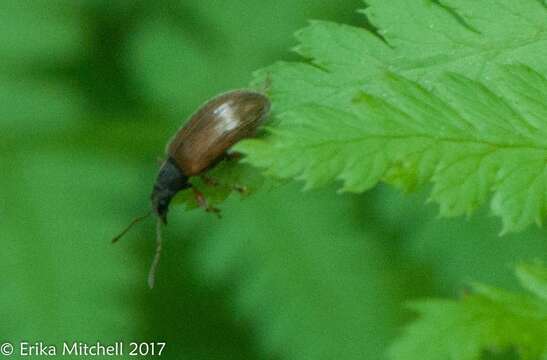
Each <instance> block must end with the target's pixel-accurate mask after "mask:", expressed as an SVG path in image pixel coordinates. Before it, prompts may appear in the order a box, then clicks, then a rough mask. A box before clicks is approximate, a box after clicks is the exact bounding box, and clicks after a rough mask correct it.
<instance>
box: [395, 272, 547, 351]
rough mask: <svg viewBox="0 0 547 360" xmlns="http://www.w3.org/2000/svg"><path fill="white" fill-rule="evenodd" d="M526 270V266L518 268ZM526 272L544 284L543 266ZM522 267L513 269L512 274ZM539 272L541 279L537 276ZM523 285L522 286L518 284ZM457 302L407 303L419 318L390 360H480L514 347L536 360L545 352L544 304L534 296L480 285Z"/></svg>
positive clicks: (546, 309) (546, 305)
mask: <svg viewBox="0 0 547 360" xmlns="http://www.w3.org/2000/svg"><path fill="white" fill-rule="evenodd" d="M524 267H526V266H524ZM533 268H534V269H535V270H536V272H534V273H533V274H532V273H530V272H529V273H527V274H528V275H530V279H528V280H527V281H533V282H534V283H542V284H543V286H545V285H546V284H547V281H546V277H545V276H544V275H545V272H546V271H547V268H546V267H544V266H540V265H534V266H533ZM521 271H522V266H521V267H519V268H518V269H517V274H518V273H520V272H521ZM537 272H541V273H542V275H541V276H537V275H538V274H537ZM521 282H523V285H524V286H526V283H525V282H524V281H522V279H521ZM474 290H475V292H474V293H472V294H469V295H464V297H463V298H462V299H461V300H459V301H453V300H439V299H430V300H423V301H419V302H414V303H412V304H410V307H411V308H412V309H413V310H415V311H416V312H418V313H419V315H420V318H419V319H418V320H416V321H415V322H414V323H412V324H411V325H409V326H408V327H407V328H406V329H405V331H404V334H403V336H402V337H401V338H400V339H398V340H397V341H396V342H395V343H394V344H393V345H392V347H391V348H390V351H389V355H390V358H391V359H394V360H411V359H420V360H430V359H431V360H433V359H458V360H462V359H463V360H473V359H480V356H481V354H482V353H483V352H484V351H485V350H490V351H495V352H498V351H503V350H506V349H508V348H514V349H516V350H517V351H518V353H519V354H520V357H521V358H522V359H540V357H541V356H542V354H543V356H544V354H545V352H546V351H547V302H546V301H545V299H544V298H540V297H537V296H536V294H514V293H511V292H508V291H504V290H499V289H495V288H491V287H488V286H485V285H476V286H474Z"/></svg>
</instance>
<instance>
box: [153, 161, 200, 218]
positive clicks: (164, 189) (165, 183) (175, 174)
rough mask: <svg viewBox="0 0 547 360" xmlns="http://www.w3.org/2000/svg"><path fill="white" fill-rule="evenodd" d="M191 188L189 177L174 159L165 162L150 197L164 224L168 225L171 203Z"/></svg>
mask: <svg viewBox="0 0 547 360" xmlns="http://www.w3.org/2000/svg"><path fill="white" fill-rule="evenodd" d="M189 187H191V184H190V183H189V182H188V177H187V176H186V175H184V173H183V172H182V171H181V170H180V168H179V167H178V166H177V164H176V162H175V160H174V159H173V158H172V157H169V158H168V159H167V160H165V162H164V163H163V164H162V166H161V168H160V171H159V173H158V177H157V178H156V182H155V184H154V189H153V190H152V195H151V196H150V198H151V200H152V208H153V209H154V211H155V212H156V214H157V215H158V216H159V218H160V219H161V220H162V221H163V222H164V223H167V212H168V211H169V203H170V202H171V200H172V199H173V197H174V196H175V195H176V194H177V193H178V192H179V191H181V190H184V189H187V188H189Z"/></svg>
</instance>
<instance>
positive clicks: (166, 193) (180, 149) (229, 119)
mask: <svg viewBox="0 0 547 360" xmlns="http://www.w3.org/2000/svg"><path fill="white" fill-rule="evenodd" d="M269 110H270V101H269V100H268V98H267V97H266V96H265V95H263V94H261V93H259V92H255V91H250V90H234V91H230V92H227V93H224V94H221V95H219V96H217V97H215V98H213V99H211V100H209V101H207V102H206V103H205V104H203V105H202V106H201V107H200V108H199V109H198V110H197V111H196V112H195V113H194V114H193V115H192V116H191V117H190V119H189V120H188V121H187V122H186V123H185V125H184V126H183V127H182V128H181V129H179V130H178V131H177V132H176V133H175V135H174V137H173V138H172V139H171V141H170V142H169V143H168V145H167V149H166V153H167V159H166V160H165V161H164V162H163V164H162V165H161V167H160V170H159V173H158V175H157V178H156V181H155V184H154V188H153V190H152V194H151V196H150V198H151V202H152V210H151V211H150V212H149V213H147V214H146V215H144V216H141V217H138V218H136V219H134V220H133V221H132V222H131V224H129V226H128V227H127V228H126V229H125V230H123V231H122V232H121V233H120V234H119V235H118V236H116V237H115V238H114V239H112V242H116V241H118V240H119V239H120V238H121V237H122V236H123V235H125V233H127V231H128V230H129V229H130V228H131V227H132V226H133V225H135V224H136V223H138V222H140V221H141V220H143V219H145V218H146V217H148V216H149V215H150V214H151V213H152V212H154V213H155V214H156V215H157V217H158V222H157V248H156V255H155V257H154V261H153V263H152V267H151V269H150V274H149V277H148V284H149V286H150V287H153V286H154V278H155V274H154V273H155V269H156V267H157V264H158V262H159V258H160V254H161V246H162V241H161V231H160V230H161V224H162V223H163V224H167V213H168V210H169V203H170V202H171V200H172V199H173V197H174V196H175V195H176V194H177V193H178V192H179V191H181V190H184V189H188V188H190V187H192V185H191V184H190V182H189V181H188V179H189V178H190V177H192V176H199V175H202V174H203V173H205V172H206V171H207V170H209V169H211V168H212V167H214V166H215V165H216V164H217V163H218V162H219V161H221V160H223V159H224V158H225V157H226V155H227V150H228V149H230V148H231V147H232V146H233V145H234V144H235V143H237V142H238V141H240V140H242V139H244V138H248V137H252V136H254V135H255V133H256V130H257V128H258V127H259V126H260V125H261V124H262V123H263V122H264V120H265V119H266V117H267V115H268V113H269ZM194 193H195V195H196V200H197V201H198V204H199V205H200V206H201V207H204V208H205V209H206V210H207V211H213V212H216V211H217V210H216V209H215V208H213V207H211V206H209V205H208V204H207V202H206V201H205V199H204V197H203V195H202V194H201V193H200V192H199V191H197V190H195V189H194Z"/></svg>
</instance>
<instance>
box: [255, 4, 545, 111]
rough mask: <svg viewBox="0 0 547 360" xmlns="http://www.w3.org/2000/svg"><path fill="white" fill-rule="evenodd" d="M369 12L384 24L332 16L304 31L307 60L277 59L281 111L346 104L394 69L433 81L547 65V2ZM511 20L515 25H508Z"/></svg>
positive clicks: (275, 91) (275, 85)
mask: <svg viewBox="0 0 547 360" xmlns="http://www.w3.org/2000/svg"><path fill="white" fill-rule="evenodd" d="M367 3H368V4H369V7H368V8H367V9H366V10H365V11H363V12H364V13H365V14H366V15H367V17H368V19H369V21H370V22H371V23H372V24H373V25H374V26H375V27H376V28H377V29H378V30H377V34H374V33H372V32H369V31H367V30H366V29H364V28H358V27H352V26H347V25H342V24H336V23H332V22H325V21H314V22H311V24H310V26H308V27H307V28H305V29H303V30H301V31H300V32H298V33H297V38H298V40H299V41H300V45H299V46H298V47H297V48H296V51H297V52H298V53H299V54H300V55H302V56H303V57H305V58H308V59H311V64H306V63H283V62H281V63H277V64H275V65H273V66H271V67H268V68H265V69H263V70H261V71H260V72H258V74H257V76H258V78H259V79H263V78H265V77H269V78H270V79H271V82H272V87H271V96H272V99H273V100H274V105H275V108H276V110H277V111H280V112H283V111H286V110H289V109H292V108H294V107H296V106H299V105H302V104H307V103H310V102H311V103H319V104H322V105H327V106H339V107H345V106H347V105H348V104H349V103H350V102H351V99H352V97H353V96H354V95H355V93H356V92H357V91H358V90H359V89H361V88H362V87H363V86H364V85H367V86H371V84H372V85H373V84H375V83H377V82H382V77H383V73H384V72H385V71H386V70H390V71H393V72H397V73H399V74H402V75H404V76H405V77H407V78H409V79H412V80H419V81H420V82H421V83H422V84H424V85H425V86H426V87H428V88H429V87H430V86H432V83H434V81H435V80H436V79H437V78H438V77H439V75H441V74H443V73H445V72H446V71H450V72H457V73H460V74H465V75H466V76H468V77H470V78H472V79H488V78H489V76H490V75H491V72H492V70H495V67H496V65H497V64H506V63H515V62H518V63H523V64H527V65H529V66H532V67H534V68H536V69H539V70H542V71H543V70H547V62H546V61H545V59H547V6H546V5H545V3H542V2H540V1H536V0H524V1H518V2H515V1H511V0H481V1H469V0H437V1H433V0H413V1H408V0H393V1H382V0H370V1H367ZM508 24H510V26H508Z"/></svg>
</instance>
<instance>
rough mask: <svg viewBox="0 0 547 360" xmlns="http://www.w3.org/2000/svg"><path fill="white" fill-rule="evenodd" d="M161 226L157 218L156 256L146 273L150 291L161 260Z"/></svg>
mask: <svg viewBox="0 0 547 360" xmlns="http://www.w3.org/2000/svg"><path fill="white" fill-rule="evenodd" d="M161 225H162V224H161V219H160V218H158V221H157V223H156V254H155V255H154V260H152V265H150V271H149V272H148V286H149V287H150V289H153V288H154V285H155V284H156V269H157V268H158V264H159V263H160V258H161V250H162V244H163V240H162V238H161Z"/></svg>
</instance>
